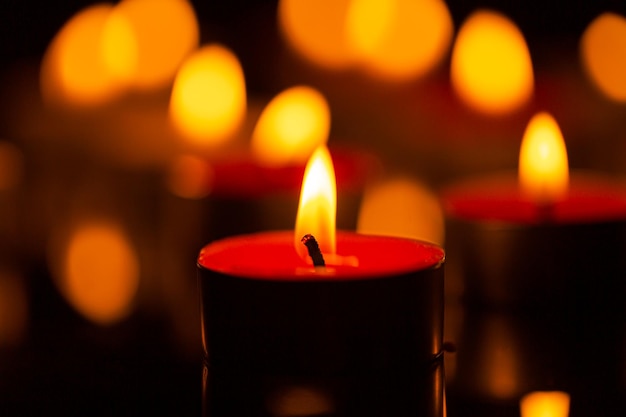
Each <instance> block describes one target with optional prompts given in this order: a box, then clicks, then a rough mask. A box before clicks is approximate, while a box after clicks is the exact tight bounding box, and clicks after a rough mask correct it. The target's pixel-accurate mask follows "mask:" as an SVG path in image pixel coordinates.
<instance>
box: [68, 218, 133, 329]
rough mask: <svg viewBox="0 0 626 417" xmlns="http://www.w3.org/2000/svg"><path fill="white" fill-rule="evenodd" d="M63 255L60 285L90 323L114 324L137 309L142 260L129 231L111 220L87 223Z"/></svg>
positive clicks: (72, 304) (73, 304)
mask: <svg viewBox="0 0 626 417" xmlns="http://www.w3.org/2000/svg"><path fill="white" fill-rule="evenodd" d="M57 249H61V253H62V256H63V257H62V262H63V265H62V270H61V271H60V274H61V275H60V277H59V282H58V283H59V286H60V289H61V292H62V293H63V295H64V296H65V298H66V300H67V301H68V302H69V304H70V305H71V306H72V307H74V308H75V309H76V311H78V312H79V313H80V314H82V315H83V316H84V317H85V318H87V319H88V320H90V321H92V322H94V323H96V324H100V325H110V324H114V323H116V322H119V321H120V320H122V319H124V318H126V317H127V316H128V315H129V314H130V313H131V312H132V310H133V305H134V301H135V296H136V294H137V290H138V288H139V272H140V271H139V261H138V258H137V254H136V251H135V249H134V247H133V246H132V244H131V242H130V241H129V238H128V236H127V234H126V232H125V231H124V230H123V229H122V228H121V227H120V226H119V225H118V224H116V223H114V222H110V221H93V222H87V223H85V224H83V225H81V226H79V227H76V228H75V229H74V230H73V231H72V232H71V234H70V237H69V240H68V241H67V242H66V244H65V246H64V247H63V248H57Z"/></svg>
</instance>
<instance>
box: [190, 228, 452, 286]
mask: <svg viewBox="0 0 626 417" xmlns="http://www.w3.org/2000/svg"><path fill="white" fill-rule="evenodd" d="M293 239H294V232H293V231H292V230H280V231H268V232H259V233H252V234H245V235H237V236H231V237H227V238H224V239H220V240H216V241H213V242H211V243H209V244H207V245H206V246H204V247H203V248H202V250H201V251H200V253H199V255H198V260H197V265H198V267H199V268H202V269H206V270H211V271H214V272H218V273H221V274H224V275H227V276H231V277H236V278H243V279H259V280H265V281H267V280H270V281H288V282H316V281H317V282H345V281H350V280H371V279H377V278H379V279H381V278H385V277H389V276H402V275H406V274H411V273H416V272H419V271H426V270H433V269H437V268H439V267H441V266H442V265H443V264H444V262H445V252H444V250H443V249H442V248H441V247H440V246H438V245H436V244H434V243H430V242H426V241H420V240H416V239H408V238H402V237H395V236H384V235H366V234H359V233H356V232H348V231H337V251H338V254H339V255H344V256H350V255H356V256H358V255H359V254H358V253H357V254H354V253H342V251H345V250H348V251H350V250H354V248H355V247H356V246H358V247H359V248H362V247H365V248H368V249H367V250H365V253H366V254H368V255H371V254H372V252H374V253H375V252H376V250H375V249H382V248H389V245H395V246H394V249H395V251H394V253H391V252H387V255H391V259H390V258H383V259H380V260H376V261H374V260H372V259H364V257H363V256H361V257H360V258H361V259H359V265H358V266H356V267H355V266H350V265H327V271H326V272H320V271H319V270H315V268H313V266H312V265H311V264H306V263H305V262H304V261H303V260H302V259H301V258H300V257H299V256H298V254H297V253H296V251H295V250H294V249H293ZM259 240H261V241H262V242H265V243H264V244H263V245H261V244H260V243H259ZM268 243H271V244H272V245H279V246H280V248H279V250H280V251H281V252H280V253H277V255H279V256H280V255H284V254H287V253H291V254H292V256H289V257H288V259H285V263H284V265H285V266H284V267H283V266H282V265H279V264H278V263H274V264H271V265H269V266H270V267H271V268H267V265H266V267H265V268H261V267H259V268H255V267H254V265H251V264H250V262H251V261H249V260H245V262H242V263H241V264H240V265H232V264H228V263H226V262H225V259H227V258H229V257H230V258H232V256H233V255H232V254H226V255H225V253H226V252H230V251H233V249H234V248H235V247H237V246H241V245H245V244H248V245H249V246H248V253H251V252H250V249H259V248H260V247H264V249H263V250H264V251H267V250H268ZM283 246H284V247H283ZM276 248H277V246H274V249H276ZM360 250H363V249H360ZM420 250H422V251H425V252H424V253H425V255H426V256H424V257H422V258H415V259H405V258H403V257H402V255H406V254H407V253H411V251H416V253H417V251H420ZM255 255H258V254H255ZM220 256H221V257H222V258H220ZM253 256H254V255H253ZM366 258H367V257H366ZM275 261H276V260H275V259H273V260H272V262H275ZM393 261H396V262H393ZM390 262H391V264H390Z"/></svg>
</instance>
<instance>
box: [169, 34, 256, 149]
mask: <svg viewBox="0 0 626 417" xmlns="http://www.w3.org/2000/svg"><path fill="white" fill-rule="evenodd" d="M245 115H246V85H245V79H244V74H243V70H242V68H241V64H240V63H239V60H238V59H237V57H236V56H235V54H233V53H232V52H231V51H230V50H229V49H228V48H226V47H224V46H222V45H218V44H212V45H207V46H204V47H202V48H200V49H198V50H197V51H196V52H195V53H194V54H193V55H191V56H190V57H189V58H188V59H187V60H185V62H184V64H183V66H182V68H181V69H180V70H179V72H178V74H177V75H176V80H175V82H174V86H173V88H172V94H171V98H170V117H171V120H172V123H173V124H174V126H175V127H176V128H177V129H178V130H180V132H181V133H182V135H183V136H184V137H185V138H186V139H188V142H189V143H190V144H193V145H196V146H199V147H202V148H214V147H218V146H220V145H223V144H224V143H226V142H227V141H228V140H229V139H231V138H232V136H233V135H234V134H235V133H236V132H237V130H238V129H239V128H240V126H241V124H242V122H243V120H244V118H245Z"/></svg>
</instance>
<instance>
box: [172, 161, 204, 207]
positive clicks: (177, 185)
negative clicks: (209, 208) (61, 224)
mask: <svg viewBox="0 0 626 417" xmlns="http://www.w3.org/2000/svg"><path fill="white" fill-rule="evenodd" d="M169 168H170V169H169V172H168V176H167V187H168V189H169V190H170V191H171V192H172V193H173V194H174V195H177V196H179V197H183V198H189V199H198V198H202V197H206V196H207V195H208V194H209V193H210V192H211V186H212V182H213V175H214V174H213V168H212V166H211V164H209V162H208V161H207V160H206V159H205V158H200V157H197V156H193V155H181V156H178V157H176V158H175V159H174V160H173V161H172V163H171V164H170V167H169Z"/></svg>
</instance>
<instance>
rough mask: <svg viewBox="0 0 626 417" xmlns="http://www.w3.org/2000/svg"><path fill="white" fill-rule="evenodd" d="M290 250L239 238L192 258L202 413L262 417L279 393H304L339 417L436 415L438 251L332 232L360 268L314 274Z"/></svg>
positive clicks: (284, 237) (283, 244)
mask: <svg viewBox="0 0 626 417" xmlns="http://www.w3.org/2000/svg"><path fill="white" fill-rule="evenodd" d="M293 241H294V236H293V232H266V233H260V234H255V235H242V236H238V237H233V238H227V239H224V240H221V241H217V242H214V243H212V244H209V245H208V246H206V247H205V248H204V249H203V250H202V252H201V253H200V256H199V258H198V267H199V279H200V289H201V297H202V321H203V326H202V329H203V332H202V336H203V344H204V349H205V355H206V357H205V360H206V364H207V368H208V385H207V392H206V395H207V396H208V398H209V399H210V400H209V401H208V403H207V404H208V410H206V411H207V413H209V414H210V415H220V416H229V415H242V414H246V413H248V414H250V413H251V414H254V415H259V413H260V415H265V414H264V413H265V412H264V411H263V410H264V409H265V408H266V401H267V400H268V398H270V397H271V396H272V395H275V394H276V393H277V392H279V391H280V390H281V389H285V388H286V387H289V386H293V385H309V386H310V385H313V386H315V387H317V388H318V389H320V390H322V392H324V393H325V395H326V396H327V398H328V401H329V403H330V404H332V411H333V413H337V414H347V415H352V414H354V415H357V414H358V415H372V416H373V415H384V414H389V415H396V416H402V415H418V414H419V415H439V416H440V415H441V407H442V385H441V383H442V379H441V378H442V376H443V374H442V371H443V370H442V362H441V360H442V354H441V352H442V331H443V260H444V253H443V251H442V250H441V249H440V248H439V247H437V246H435V245H432V244H428V243H424V242H419V241H413V240H408V239H400V238H391V237H374V236H367V235H358V234H353V233H339V234H338V236H337V253H339V254H342V255H350V256H356V257H357V258H358V261H359V265H358V266H357V267H352V266H343V265H337V266H333V265H328V268H327V270H326V272H318V271H315V270H314V269H313V268H312V267H311V266H310V265H307V263H306V262H304V261H303V260H302V259H301V258H300V257H299V256H298V255H297V253H296V251H295V249H294V246H293ZM240 398H246V401H241V400H238V399H240Z"/></svg>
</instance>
